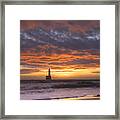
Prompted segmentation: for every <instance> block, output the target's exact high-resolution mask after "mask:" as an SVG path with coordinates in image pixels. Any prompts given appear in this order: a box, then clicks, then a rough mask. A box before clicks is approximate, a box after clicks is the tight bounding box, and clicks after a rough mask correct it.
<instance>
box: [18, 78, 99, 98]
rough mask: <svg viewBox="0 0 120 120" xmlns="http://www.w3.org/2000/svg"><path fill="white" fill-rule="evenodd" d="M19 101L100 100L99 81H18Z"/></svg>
mask: <svg viewBox="0 0 120 120" xmlns="http://www.w3.org/2000/svg"><path fill="white" fill-rule="evenodd" d="M20 99H21V100H100V80H20Z"/></svg>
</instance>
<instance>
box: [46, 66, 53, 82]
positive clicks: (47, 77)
mask: <svg viewBox="0 0 120 120" xmlns="http://www.w3.org/2000/svg"><path fill="white" fill-rule="evenodd" d="M46 80H52V79H51V75H50V68H49V69H48V75H47V76H46Z"/></svg>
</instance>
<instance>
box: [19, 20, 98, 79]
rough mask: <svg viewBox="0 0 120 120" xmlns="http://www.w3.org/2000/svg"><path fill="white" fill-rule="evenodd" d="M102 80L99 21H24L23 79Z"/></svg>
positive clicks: (21, 28) (21, 40) (22, 25)
mask: <svg viewBox="0 0 120 120" xmlns="http://www.w3.org/2000/svg"><path fill="white" fill-rule="evenodd" d="M48 68H50V69H51V76H52V79H53V80H80V79H99V77H100V21H99V20H21V21H20V76H21V80H45V78H46V75H47V71H48Z"/></svg>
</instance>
